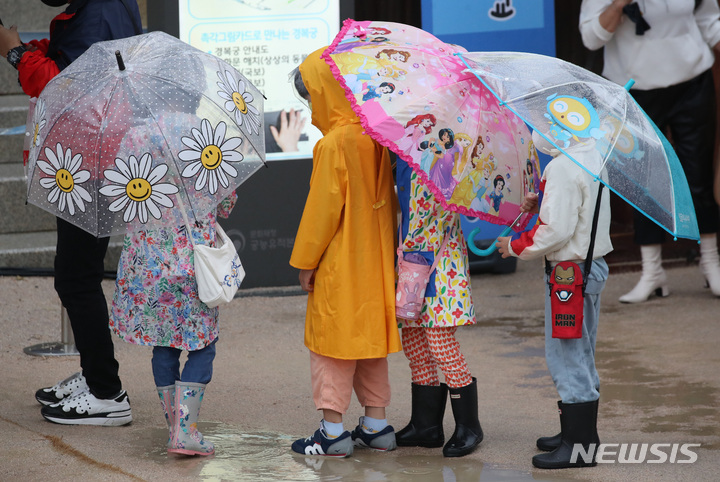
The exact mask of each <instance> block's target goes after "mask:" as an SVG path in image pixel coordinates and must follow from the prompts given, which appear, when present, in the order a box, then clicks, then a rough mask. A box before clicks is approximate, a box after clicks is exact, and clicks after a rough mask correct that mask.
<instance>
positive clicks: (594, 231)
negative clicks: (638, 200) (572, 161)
mask: <svg viewBox="0 0 720 482" xmlns="http://www.w3.org/2000/svg"><path fill="white" fill-rule="evenodd" d="M598 182H600V181H598ZM604 187H605V184H603V183H602V182H600V187H598V195H597V201H595V213H594V214H593V221H592V230H591V231H590V247H589V248H588V254H587V258H585V273H583V275H584V278H583V296H585V287H586V286H587V280H588V275H589V274H590V268H591V267H592V261H593V251H594V249H595V235H596V234H597V223H598V217H599V214H600V201H601V200H602V193H603V188H604Z"/></svg>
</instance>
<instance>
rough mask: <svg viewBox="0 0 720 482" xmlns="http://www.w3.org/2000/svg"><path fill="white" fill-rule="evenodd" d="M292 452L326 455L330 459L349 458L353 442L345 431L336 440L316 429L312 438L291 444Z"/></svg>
mask: <svg viewBox="0 0 720 482" xmlns="http://www.w3.org/2000/svg"><path fill="white" fill-rule="evenodd" d="M292 449H293V452H297V453H299V454H303V455H327V456H330V457H350V456H351V455H352V452H353V442H352V438H351V437H350V432H348V431H347V430H346V431H345V432H343V433H342V435H340V436H338V437H336V438H329V437H328V436H327V434H326V433H325V430H323V429H322V427H321V428H319V429H317V430H316V431H315V433H314V434H313V436H312V437H308V438H301V439H300V440H296V441H295V442H293V444H292Z"/></svg>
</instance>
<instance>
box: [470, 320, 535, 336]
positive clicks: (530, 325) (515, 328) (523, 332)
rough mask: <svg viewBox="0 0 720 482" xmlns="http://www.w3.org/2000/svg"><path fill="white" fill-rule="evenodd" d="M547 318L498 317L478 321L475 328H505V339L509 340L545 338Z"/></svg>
mask: <svg viewBox="0 0 720 482" xmlns="http://www.w3.org/2000/svg"><path fill="white" fill-rule="evenodd" d="M544 324H545V318H544V314H543V315H542V316H540V317H539V318H535V319H532V318H525V317H523V318H513V317H498V318H487V319H478V320H477V324H476V325H473V326H474V327H487V328H490V327H492V328H504V333H503V337H504V338H505V339H508V340H520V339H527V338H531V337H536V336H543V334H544V333H545V332H544V331H543V330H544V328H543V327H544Z"/></svg>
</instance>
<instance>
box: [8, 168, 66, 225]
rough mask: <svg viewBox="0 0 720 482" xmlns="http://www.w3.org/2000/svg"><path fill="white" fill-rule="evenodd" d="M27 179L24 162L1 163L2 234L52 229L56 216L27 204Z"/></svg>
mask: <svg viewBox="0 0 720 482" xmlns="http://www.w3.org/2000/svg"><path fill="white" fill-rule="evenodd" d="M26 196H27V181H26V179H25V174H24V172H23V166H22V164H0V212H1V213H3V216H2V220H3V222H2V223H0V234H13V233H29V232H37V231H52V230H54V229H55V216H53V215H52V214H50V213H48V212H47V211H44V210H42V209H40V208H38V207H36V206H33V205H32V204H25V199H26Z"/></svg>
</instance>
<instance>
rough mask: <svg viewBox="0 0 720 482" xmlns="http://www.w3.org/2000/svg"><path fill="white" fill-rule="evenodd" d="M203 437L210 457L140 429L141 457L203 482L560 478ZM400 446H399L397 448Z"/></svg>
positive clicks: (274, 440) (220, 427)
mask: <svg viewBox="0 0 720 482" xmlns="http://www.w3.org/2000/svg"><path fill="white" fill-rule="evenodd" d="M199 425H200V430H201V431H202V432H203V435H204V436H205V437H206V438H207V439H208V440H209V441H211V442H212V443H213V444H215V450H216V452H215V455H213V456H211V457H184V456H175V455H168V453H167V451H166V450H165V447H164V444H163V443H162V440H163V439H164V438H165V437H167V431H166V430H164V429H154V430H148V431H147V432H145V433H146V434H147V435H148V440H146V442H147V445H148V446H150V445H152V446H154V448H153V450H152V451H150V452H148V453H146V454H144V457H147V458H150V459H153V460H154V461H155V462H157V463H158V464H161V465H165V466H172V467H173V471H174V472H176V471H178V469H180V472H181V475H182V476H184V477H191V478H195V479H197V480H202V481H222V480H234V481H253V482H261V481H293V482H304V481H336V480H353V481H358V482H383V481H393V482H406V481H407V482H504V481H517V482H522V481H531V480H545V481H560V480H565V481H566V480H568V479H564V478H554V477H552V476H548V477H544V476H540V477H539V476H538V474H534V475H533V474H532V473H531V472H529V471H527V472H525V471H519V470H511V469H505V468H502V467H497V466H492V465H486V464H483V463H481V462H478V461H474V460H468V459H462V458H458V459H448V458H445V457H443V456H442V455H431V456H424V455H407V456H405V455H401V454H399V453H398V452H393V453H392V454H383V453H380V452H375V451H372V450H367V449H356V450H355V452H354V453H353V455H352V456H351V457H349V458H347V459H335V458H326V457H321V456H303V455H299V454H295V453H293V452H292V451H291V450H290V445H291V444H292V442H293V440H295V439H294V438H293V437H289V436H287V435H280V434H275V433H270V432H256V433H242V432H238V431H237V430H235V429H233V428H232V427H228V426H227V425H225V424H219V423H213V422H205V423H200V424H199ZM398 450H402V449H398ZM541 475H542V474H541Z"/></svg>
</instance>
